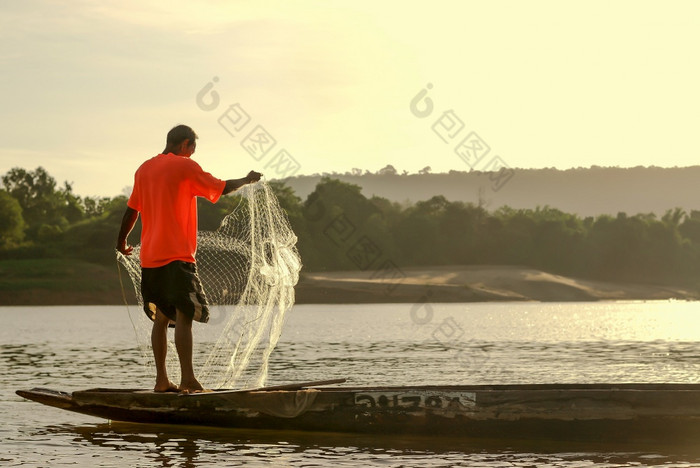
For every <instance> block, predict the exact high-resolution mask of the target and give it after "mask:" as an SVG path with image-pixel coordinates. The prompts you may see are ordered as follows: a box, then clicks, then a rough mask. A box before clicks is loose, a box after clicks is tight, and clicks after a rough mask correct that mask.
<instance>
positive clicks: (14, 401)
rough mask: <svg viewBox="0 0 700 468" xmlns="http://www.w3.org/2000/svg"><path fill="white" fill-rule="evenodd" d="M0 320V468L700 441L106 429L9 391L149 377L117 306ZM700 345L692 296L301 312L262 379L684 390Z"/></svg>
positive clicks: (582, 451) (662, 452)
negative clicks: (675, 385) (634, 385)
mask: <svg viewBox="0 0 700 468" xmlns="http://www.w3.org/2000/svg"><path fill="white" fill-rule="evenodd" d="M219 313H223V312H222V311H219ZM0 314H2V316H3V325H4V326H3V327H2V329H0V371H2V376H3V379H2V383H0V385H1V386H2V390H3V392H2V395H3V396H2V400H1V401H0V415H2V423H3V424H2V425H0V441H1V442H0V446H1V451H0V466H20V465H21V466H66V465H73V466H104V467H107V466H164V467H173V466H183V467H189V466H213V465H216V466H292V467H301V466H304V467H316V466H318V467H331V466H332V467H337V466H363V467H365V466H382V467H409V466H410V467H414V466H415V467H442V466H455V467H456V466H460V467H461V466H464V467H467V466H468V467H501V466H515V467H533V466H537V467H555V466H557V467H559V466H562V467H586V466H609V467H613V466H679V467H688V466H700V441H699V442H698V446H697V447H688V446H639V445H631V446H630V445H626V446H620V445H616V444H613V443H610V444H595V445H591V444H586V445H581V444H575V443H561V442H559V443H551V442H544V441H537V442H528V441H518V440H463V439H449V438H430V437H404V436H402V437H390V436H366V435H344V434H319V433H298V432H273V431H243V430H222V429H212V428H191V427H186V428H181V427H174V426H149V425H136V424H123V423H108V422H106V421H103V420H99V419H96V418H91V417H89V416H82V415H78V414H73V413H70V412H66V411H62V410H58V409H54V408H48V407H43V406H40V405H38V404H37V403H32V402H28V401H25V400H23V399H22V398H20V397H18V396H16V395H15V394H14V391H15V390H17V389H27V388H32V387H48V388H53V389H57V390H64V391H72V390H78V389H86V388H91V387H131V388H133V387H143V388H146V387H149V386H151V385H152V382H151V377H150V375H149V373H148V372H149V370H148V368H147V367H146V366H145V365H144V359H143V357H142V355H141V353H140V351H139V349H138V347H137V345H136V340H135V338H134V337H135V333H134V329H133V327H132V323H131V321H130V320H129V316H128V314H127V312H126V308H125V307H2V308H0ZM219 322H220V321H219ZM217 324H218V323H217V320H216V314H213V315H212V322H211V323H210V324H207V325H201V327H203V328H201V329H199V330H198V333H197V336H198V340H199V341H198V342H197V343H196V345H195V346H196V349H197V350H198V351H199V356H200V357H199V358H198V360H200V361H201V360H202V359H203V357H204V356H205V354H206V350H207V347H208V340H210V339H213V338H214V337H215V334H216V330H217V329H216V327H217ZM699 341H700V303H695V302H624V303H620V302H609V303H548V304H542V303H489V304H383V305H313V306H311V305H308V306H296V307H295V308H294V309H293V310H292V311H291V312H290V313H289V316H288V318H287V322H286V324H285V326H284V330H283V333H282V337H281V339H280V342H279V344H278V346H277V349H276V351H275V352H274V353H273V355H272V361H271V363H270V373H269V379H268V384H271V385H274V384H279V383H288V382H299V381H310V380H323V379H332V378H340V377H344V378H347V379H348V384H351V385H418V384H431V385H433V384H482V383H504V384H513V383H594V382H681V383H695V382H698V381H699V380H700V349H699V348H698V342H699ZM660 430H663V429H662V428H660Z"/></svg>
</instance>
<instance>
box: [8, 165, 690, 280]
mask: <svg viewBox="0 0 700 468" xmlns="http://www.w3.org/2000/svg"><path fill="white" fill-rule="evenodd" d="M2 182H3V190H0V257H2V258H66V259H70V258H75V259H80V260H85V261H89V262H93V263H98V264H102V265H113V264H114V259H115V254H114V248H113V246H114V242H115V238H116V234H117V231H118V229H119V224H120V221H121V216H122V214H123V212H124V208H125V206H126V197H124V196H117V197H113V198H108V197H102V198H89V197H87V198H81V197H79V196H77V195H75V194H73V191H72V187H71V185H70V184H69V183H64V185H63V186H58V184H57V183H56V181H55V180H54V179H53V178H52V177H51V176H50V175H49V174H48V173H47V172H46V171H45V170H44V169H43V168H37V169H36V170H34V171H26V170H24V169H20V168H14V169H12V170H10V171H9V172H8V173H7V174H5V175H4V176H3V177H2ZM271 186H272V187H273V190H274V191H275V193H276V194H277V197H278V200H279V202H280V206H281V207H282V208H283V209H284V210H285V211H286V212H287V214H288V216H289V219H290V223H291V224H292V227H293V229H294V231H295V233H296V234H297V236H298V248H299V250H300V253H301V257H302V261H303V262H304V267H305V269H306V270H309V271H322V270H353V269H368V270H372V269H376V268H379V267H380V263H381V261H382V259H384V260H391V261H392V262H394V263H395V264H396V265H398V266H399V267H410V266H428V265H464V264H517V265H523V266H530V267H533V268H538V269H543V270H546V271H550V272H554V273H559V274H564V275H574V276H579V277H588V278H592V279H601V280H615V281H642V282H664V283H684V284H688V283H689V282H690V281H691V280H692V281H695V280H696V279H698V278H700V270H699V269H698V260H700V211H692V212H691V213H689V214H688V213H686V212H684V211H683V210H680V209H672V210H669V211H668V212H667V213H666V214H665V215H664V216H662V217H661V218H658V217H657V216H656V215H654V214H636V215H627V214H626V213H619V214H618V215H617V216H609V215H600V216H598V217H586V218H581V217H579V216H577V215H575V214H571V213H565V212H562V211H560V210H558V209H555V208H551V207H547V206H545V207H536V208H533V209H513V208H509V207H507V206H504V207H501V208H499V209H497V210H495V211H491V212H489V211H487V210H485V209H484V208H483V207H482V206H478V205H475V204H471V203H465V202H452V201H449V200H447V199H446V198H445V197H443V196H434V197H432V198H430V199H428V200H424V201H420V202H417V203H414V204H399V203H396V202H391V201H389V200H387V199H385V198H381V197H372V198H367V197H365V196H364V195H363V194H362V190H361V188H360V187H359V186H358V185H354V184H349V183H345V182H341V181H339V180H337V179H332V178H329V177H325V178H322V179H321V181H320V182H319V183H318V184H317V186H316V188H315V189H314V191H313V192H311V193H310V194H309V196H308V197H307V198H306V200H302V199H300V198H299V197H298V196H297V195H296V194H295V193H294V191H293V190H292V189H291V188H290V187H289V186H287V185H285V184H284V183H282V182H278V181H273V182H271ZM241 202H242V200H241V198H240V197H238V196H235V195H234V196H227V197H224V198H223V199H222V200H221V201H220V202H219V203H217V204H211V203H209V202H207V201H206V200H200V201H199V225H200V229H202V230H214V229H216V227H217V226H218V225H219V223H220V222H221V219H222V218H223V217H224V216H225V215H226V214H228V213H229V212H231V211H232V210H233V209H234V208H235V207H236V206H237V205H238V204H239V203H241ZM139 232H140V231H139V226H137V228H136V231H135V232H134V233H133V234H132V236H133V237H132V239H134V240H135V239H138V236H139ZM360 241H363V242H364V245H365V247H367V246H369V250H366V251H364V252H363V253H364V254H366V257H365V258H366V260H367V261H366V262H364V263H363V262H358V259H357V256H356V255H353V250H352V249H353V248H355V247H356V246H357V245H359V243H360ZM371 255H375V257H376V259H374V258H373V257H371Z"/></svg>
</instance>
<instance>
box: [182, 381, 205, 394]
mask: <svg viewBox="0 0 700 468" xmlns="http://www.w3.org/2000/svg"><path fill="white" fill-rule="evenodd" d="M178 390H179V391H180V393H200V392H203V391H204V387H202V384H200V383H199V382H198V381H197V380H193V381H187V382H180V387H178Z"/></svg>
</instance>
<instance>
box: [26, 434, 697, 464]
mask: <svg viewBox="0 0 700 468" xmlns="http://www.w3.org/2000/svg"><path fill="white" fill-rule="evenodd" d="M32 437H33V438H34V439H35V440H56V439H59V440H68V441H70V445H71V446H73V447H75V449H76V452H77V453H76V456H77V457H78V459H77V460H75V461H76V462H78V463H80V461H81V459H82V455H81V453H83V452H85V448H86V447H89V446H93V448H96V449H97V450H99V452H100V454H101V455H100V460H101V462H109V461H110V460H111V461H112V462H114V463H115V466H116V465H117V464H118V463H119V460H123V459H130V458H131V457H130V456H129V455H130V454H133V456H134V457H138V458H137V459H138V462H137V463H136V464H134V465H131V466H163V467H172V466H178V467H195V466H201V463H203V462H206V464H207V465H209V464H212V465H213V464H217V465H218V464H225V466H256V464H258V463H259V464H260V465H267V466H269V465H270V464H271V465H273V466H330V465H332V466H387V467H405V466H422V467H431V466H436V467H437V466H454V467H462V466H465V467H466V466H469V467H502V466H515V467H518V466H523V467H525V466H528V467H531V466H546V467H549V466H571V467H586V466H648V464H649V463H650V462H653V464H657V465H661V464H663V465H665V466H670V465H669V464H670V463H673V464H674V465H673V466H679V467H681V466H693V465H692V464H691V461H692V460H700V458H698V457H700V452H698V450H697V449H695V450H693V449H687V451H686V453H685V454H684V456H683V458H682V459H680V460H679V458H678V457H677V456H673V455H664V454H662V453H663V451H664V450H665V449H668V448H667V447H666V448H665V447H649V446H648V445H647V446H644V447H641V446H635V445H625V446H620V445H615V446H611V445H606V444H600V443H598V444H591V443H588V444H581V443H574V444H572V443H561V442H551V441H535V442H532V441H527V442H525V441H515V440H509V441H503V440H488V439H484V440H478V441H476V440H471V441H469V440H462V439H456V438H454V439H451V438H430V437H415V436H402V437H389V436H382V435H362V434H360V435H354V434H333V433H330V434H329V433H312V432H276V431H259V430H237V429H214V428H198V427H187V428H182V429H180V430H178V429H177V428H173V427H172V426H158V425H141V424H125V423H114V424H96V425H78V426H74V425H55V426H48V427H45V428H43V429H40V430H37V431H35V432H34V433H33V434H32ZM674 449H676V450H678V447H675V448H674ZM85 460H89V458H88V456H87V455H86V456H85ZM683 460H684V461H683ZM101 466H105V465H101ZM108 466H109V465H108Z"/></svg>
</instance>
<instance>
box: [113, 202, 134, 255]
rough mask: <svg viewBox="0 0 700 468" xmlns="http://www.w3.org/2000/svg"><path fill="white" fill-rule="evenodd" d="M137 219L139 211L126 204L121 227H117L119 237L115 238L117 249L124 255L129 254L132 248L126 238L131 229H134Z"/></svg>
mask: <svg viewBox="0 0 700 468" xmlns="http://www.w3.org/2000/svg"><path fill="white" fill-rule="evenodd" d="M137 219H139V212H138V211H136V210H135V209H133V208H129V207H128V206H127V207H126V211H125V212H124V217H123V218H122V227H121V229H119V237H118V238H117V250H118V251H120V252H121V253H123V254H124V255H131V251H132V250H134V248H133V247H132V246H130V245H127V244H126V238H127V237H129V233H130V232H131V230H132V229H134V224H136V220H137Z"/></svg>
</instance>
